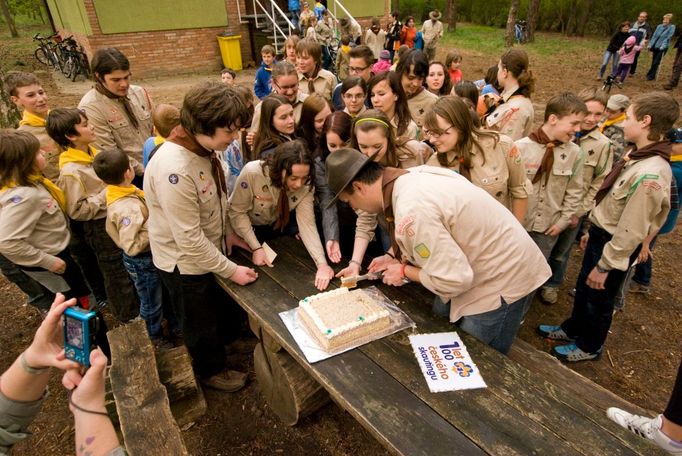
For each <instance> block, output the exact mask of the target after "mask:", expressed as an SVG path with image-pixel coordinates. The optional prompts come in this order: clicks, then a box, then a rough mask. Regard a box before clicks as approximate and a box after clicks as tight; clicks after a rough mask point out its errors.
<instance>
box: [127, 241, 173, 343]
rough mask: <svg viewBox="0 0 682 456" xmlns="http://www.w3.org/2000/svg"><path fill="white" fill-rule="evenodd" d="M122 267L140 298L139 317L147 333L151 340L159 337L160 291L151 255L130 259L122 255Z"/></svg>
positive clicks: (160, 315)
mask: <svg viewBox="0 0 682 456" xmlns="http://www.w3.org/2000/svg"><path fill="white" fill-rule="evenodd" d="M123 265H124V266H125V268H126V271H128V274H129V275H130V278H131V279H132V280H133V283H134V284H135V289H136V290H137V295H138V296H139V298H140V317H142V319H143V320H144V321H145V323H146V324H147V332H148V333H149V337H150V338H152V339H158V338H160V337H161V318H162V317H163V310H162V296H163V294H162V289H161V282H160V280H159V273H158V270H157V269H156V266H154V263H153V262H152V256H151V255H138V256H136V257H131V256H128V255H126V254H125V253H124V254H123Z"/></svg>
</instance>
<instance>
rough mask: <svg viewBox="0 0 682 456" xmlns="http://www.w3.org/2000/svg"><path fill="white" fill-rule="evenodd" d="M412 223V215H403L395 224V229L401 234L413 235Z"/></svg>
mask: <svg viewBox="0 0 682 456" xmlns="http://www.w3.org/2000/svg"><path fill="white" fill-rule="evenodd" d="M413 223H414V217H412V216H411V215H408V216H407V217H404V218H403V219H402V220H401V221H400V223H398V225H396V228H395V231H396V232H397V233H398V234H399V235H401V236H403V235H407V236H409V237H413V236H414V230H413V229H412V224H413Z"/></svg>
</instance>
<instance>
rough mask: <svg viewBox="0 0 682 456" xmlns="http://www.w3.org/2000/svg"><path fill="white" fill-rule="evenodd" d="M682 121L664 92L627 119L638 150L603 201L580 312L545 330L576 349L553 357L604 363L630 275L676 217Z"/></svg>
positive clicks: (589, 244) (611, 180) (641, 100)
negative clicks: (649, 243) (672, 213)
mask: <svg viewBox="0 0 682 456" xmlns="http://www.w3.org/2000/svg"><path fill="white" fill-rule="evenodd" d="M679 116H680V107H679V104H678V103H677V101H675V100H674V99H672V98H671V97H670V96H669V95H668V94H666V93H664V92H652V93H648V94H643V95H639V96H637V97H635V98H634V99H633V100H632V104H631V105H630V107H629V108H628V110H627V112H626V119H625V121H624V123H623V131H624V134H625V139H626V140H628V141H630V142H632V143H634V144H635V149H634V150H632V151H630V152H628V153H627V154H626V155H625V157H624V160H621V161H619V162H618V163H617V164H616V165H614V167H613V170H612V171H611V172H610V173H609V174H608V176H606V179H605V180H604V183H603V185H602V186H601V188H600V189H599V191H598V192H597V194H596V196H595V207H594V209H593V210H592V212H591V213H590V221H591V222H592V227H591V228H590V230H589V231H588V233H587V234H586V235H585V236H583V238H582V239H581V240H580V245H581V247H582V248H584V249H585V256H584V257H583V263H582V268H581V270H580V274H579V275H578V280H577V282H576V294H575V299H574V301H573V312H572V314H571V316H570V317H569V318H568V319H567V320H565V321H564V322H563V323H562V324H561V326H553V325H540V326H539V327H538V332H539V333H540V334H541V335H543V336H545V337H547V338H549V339H553V340H560V341H565V342H569V343H568V344H567V345H561V346H557V347H554V349H553V350H552V352H553V354H554V355H555V356H557V357H558V358H559V359H561V360H564V361H584V360H590V359H596V358H597V357H599V356H600V355H601V353H602V351H603V347H604V343H605V342H606V337H607V335H608V333H609V329H610V327H611V320H612V318H613V309H614V303H615V299H616V295H617V293H618V290H619V288H620V287H621V285H622V283H623V280H624V279H625V276H626V273H627V270H628V268H629V266H630V264H631V263H632V261H634V259H635V258H637V255H638V254H639V248H640V244H641V243H642V241H643V240H644V239H645V238H646V237H647V236H648V235H649V234H650V233H654V232H656V231H658V230H659V229H660V227H661V226H662V225H663V223H664V222H665V220H666V217H667V215H668V212H669V210H670V187H671V181H672V170H671V168H670V156H671V152H672V143H670V141H667V140H664V139H663V138H664V135H665V133H666V132H667V131H668V130H669V129H670V128H671V127H672V126H673V123H674V122H675V121H677V119H678V117H679Z"/></svg>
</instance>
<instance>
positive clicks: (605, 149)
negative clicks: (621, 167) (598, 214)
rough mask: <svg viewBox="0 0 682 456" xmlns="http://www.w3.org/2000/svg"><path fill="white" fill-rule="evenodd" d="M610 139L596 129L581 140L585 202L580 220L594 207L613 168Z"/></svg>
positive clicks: (580, 209) (577, 215) (579, 213)
mask: <svg viewBox="0 0 682 456" xmlns="http://www.w3.org/2000/svg"><path fill="white" fill-rule="evenodd" d="M611 149H612V146H611V141H609V138H607V137H606V136H604V135H603V134H602V133H600V132H599V129H598V128H594V129H593V130H592V131H590V132H589V133H587V134H586V135H585V136H583V137H581V138H580V150H581V151H582V156H583V160H584V162H583V201H582V203H581V204H580V205H579V206H578V210H577V211H576V213H575V216H576V217H578V218H580V217H582V216H583V215H585V214H586V213H587V212H589V211H591V210H592V208H593V207H594V196H595V195H596V194H597V191H598V190H599V187H601V184H602V183H603V182H604V179H605V178H606V175H607V174H609V172H610V171H611V167H612V166H613V152H612V150H611Z"/></svg>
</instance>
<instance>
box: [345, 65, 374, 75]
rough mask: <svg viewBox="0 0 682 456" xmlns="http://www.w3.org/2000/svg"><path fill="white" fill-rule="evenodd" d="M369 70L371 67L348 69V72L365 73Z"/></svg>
mask: <svg viewBox="0 0 682 456" xmlns="http://www.w3.org/2000/svg"><path fill="white" fill-rule="evenodd" d="M367 68H369V65H368V66H365V67H348V71H349V72H350V73H362V72H363V71H365V70H366V69H367Z"/></svg>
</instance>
